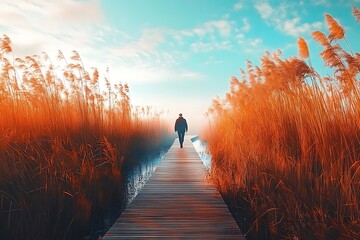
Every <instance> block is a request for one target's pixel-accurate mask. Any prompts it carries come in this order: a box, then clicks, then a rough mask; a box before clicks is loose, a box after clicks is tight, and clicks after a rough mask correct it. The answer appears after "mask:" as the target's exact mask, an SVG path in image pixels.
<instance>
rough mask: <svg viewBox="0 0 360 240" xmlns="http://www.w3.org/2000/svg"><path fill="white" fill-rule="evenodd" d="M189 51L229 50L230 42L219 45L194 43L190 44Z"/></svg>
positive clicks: (216, 43) (215, 43)
mask: <svg viewBox="0 0 360 240" xmlns="http://www.w3.org/2000/svg"><path fill="white" fill-rule="evenodd" d="M191 49H192V50H193V51H194V52H210V51H212V50H229V49H231V42H230V41H222V42H220V43H218V42H211V43H204V42H195V43H192V44H191Z"/></svg>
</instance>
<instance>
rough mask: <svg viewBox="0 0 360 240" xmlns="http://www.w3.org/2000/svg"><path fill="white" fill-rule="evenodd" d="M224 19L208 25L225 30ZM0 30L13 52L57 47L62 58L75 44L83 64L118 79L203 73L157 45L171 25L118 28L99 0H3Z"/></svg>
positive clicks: (185, 76)
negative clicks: (130, 30)
mask: <svg viewBox="0 0 360 240" xmlns="http://www.w3.org/2000/svg"><path fill="white" fill-rule="evenodd" d="M225 25H226V24H223V25H222V24H221V23H212V24H210V25H208V26H207V28H208V29H207V31H210V30H212V31H213V32H218V33H219V34H220V32H221V33H222V34H226V31H227V30H226V26H225ZM0 31H1V32H2V33H5V34H7V35H8V36H9V37H10V38H11V40H12V42H13V49H14V53H15V56H16V57H24V56H26V55H34V54H41V52H43V51H45V52H47V53H48V54H49V56H50V58H51V59H53V60H54V59H55V57H56V54H57V51H58V50H59V49H60V50H61V51H62V52H63V53H64V55H65V57H67V58H69V57H70V55H71V51H72V50H76V51H77V52H79V54H80V55H81V57H82V59H83V62H84V64H85V66H86V67H88V68H90V67H98V68H99V70H100V72H101V71H102V72H105V69H106V68H107V67H109V68H110V72H111V73H112V76H113V77H112V79H113V80H117V81H118V80H121V81H129V82H145V81H148V82H156V81H166V80H171V79H175V80H180V79H181V80H194V79H199V78H202V75H201V74H200V73H197V72H193V71H188V70H186V69H181V68H179V67H177V65H178V63H177V60H175V58H174V56H173V54H172V52H170V51H169V52H167V51H162V50H160V49H159V46H160V45H161V44H162V43H163V42H164V38H165V37H167V36H168V35H169V34H171V33H172V32H173V31H170V30H169V31H168V30H162V29H145V30H144V31H143V33H142V34H141V35H140V36H131V35H129V34H127V33H124V32H121V31H119V30H117V29H114V28H112V27H110V26H109V25H107V24H106V23H105V21H104V16H103V13H102V12H101V6H100V4H99V1H98V0H89V1H78V0H64V1H56V0H49V1H43V0H34V1H26V0H3V1H1V3H0ZM182 34H183V35H184V36H186V35H187V34H188V33H185V32H183V33H182ZM191 34H193V35H194V34H195V31H194V32H193V33H191ZM176 67H177V68H176Z"/></svg>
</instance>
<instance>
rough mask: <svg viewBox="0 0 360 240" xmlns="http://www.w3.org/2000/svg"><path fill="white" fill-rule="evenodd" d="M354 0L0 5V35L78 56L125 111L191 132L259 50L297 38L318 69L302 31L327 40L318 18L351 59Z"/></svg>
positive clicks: (85, 0) (18, 44)
mask: <svg viewBox="0 0 360 240" xmlns="http://www.w3.org/2000/svg"><path fill="white" fill-rule="evenodd" d="M353 5H355V6H357V7H358V8H360V0H353V1H349V0H337V1H335V0H303V1H282V0H276V1H270V0H253V1H250V0H131V1H126V0H62V1H57V0H34V1H29V0H0V35H1V36H2V34H6V35H7V36H9V37H10V39H11V40H12V42H13V49H14V53H15V55H16V56H19V57H23V56H26V55H34V54H41V52H43V51H45V52H47V53H48V54H49V56H50V58H52V59H54V60H56V54H57V51H58V50H61V51H62V52H63V53H64V55H65V56H68V57H69V56H70V55H71V51H72V50H76V51H78V52H79V53H80V55H81V57H82V59H83V61H84V64H85V65H86V67H87V68H88V69H90V68H91V67H97V68H98V69H99V71H100V73H103V74H104V73H105V71H106V68H107V67H109V70H110V71H109V73H110V80H111V81H112V82H113V83H117V82H119V81H121V82H123V83H125V82H126V83H128V84H129V86H130V97H131V101H132V104H133V105H136V106H147V105H150V106H153V108H154V109H155V110H157V111H159V112H160V111H163V112H164V115H163V118H164V119H166V120H169V122H170V125H171V124H173V122H174V121H175V119H176V118H177V116H178V113H180V112H181V113H183V115H184V117H185V118H186V119H187V121H188V124H189V129H190V130H191V131H190V132H191V133H198V132H199V130H200V129H201V127H202V126H204V125H205V124H206V123H207V121H208V120H209V119H208V118H206V117H205V112H206V111H207V110H208V108H209V106H210V105H211V101H212V99H214V98H216V97H221V98H222V97H224V96H225V94H226V92H227V91H228V89H229V80H230V79H231V77H232V76H236V77H240V69H244V68H245V67H246V60H250V61H252V62H253V63H254V64H255V65H258V64H260V58H261V56H262V55H263V54H264V52H265V51H269V52H275V51H277V50H278V49H279V50H281V51H282V52H283V55H284V57H289V56H297V45H296V42H297V38H298V36H302V37H303V38H304V39H305V40H306V41H307V42H308V45H309V49H310V55H311V59H312V62H313V65H314V67H315V69H317V70H318V71H319V72H321V69H323V68H324V66H323V63H322V62H321V59H320V57H319V56H318V54H319V52H320V51H321V47H320V46H319V45H318V44H317V43H316V42H315V41H314V40H313V39H312V37H311V32H312V31H315V30H320V31H323V32H325V33H328V30H327V28H326V24H325V20H324V13H329V14H330V15H332V16H333V17H334V18H335V19H337V20H338V21H339V22H340V24H341V25H342V26H343V27H344V28H345V31H346V37H347V40H348V42H349V44H350V46H351V47H352V50H353V51H356V52H359V50H360V49H359V48H360V46H359V44H358V41H359V39H360V23H356V21H355V19H354V17H353V16H352V14H351V7H352V6H353Z"/></svg>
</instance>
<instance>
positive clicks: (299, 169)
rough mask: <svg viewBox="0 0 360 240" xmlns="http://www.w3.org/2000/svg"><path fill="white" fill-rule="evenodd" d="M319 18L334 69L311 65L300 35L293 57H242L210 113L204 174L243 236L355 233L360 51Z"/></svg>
mask: <svg viewBox="0 0 360 240" xmlns="http://www.w3.org/2000/svg"><path fill="white" fill-rule="evenodd" d="M353 12H354V16H355V17H356V18H357V20H359V14H358V13H359V10H358V9H357V8H356V7H354V10H353ZM325 18H326V23H327V26H328V29H329V34H328V36H326V35H325V34H324V33H322V32H320V31H316V32H314V33H313V37H314V39H315V40H316V41H317V42H318V43H319V44H321V45H322V46H323V47H324V50H323V51H322V52H321V53H320V56H321V57H322V59H323V61H324V64H325V65H326V66H328V67H330V68H331V69H333V74H331V75H327V76H321V74H320V73H319V72H317V71H316V70H315V69H314V68H313V67H312V65H311V61H310V58H309V49H308V46H307V43H306V41H305V40H304V39H303V38H299V40H298V46H299V55H300V57H290V58H288V59H284V60H283V59H281V52H280V51H279V52H276V53H274V54H270V53H265V55H264V56H263V57H262V58H261V65H260V66H254V65H253V64H252V63H251V62H250V61H249V62H248V63H247V68H246V70H245V71H242V74H241V79H240V80H239V79H237V78H235V77H233V78H232V79H231V82H230V91H229V92H228V93H227V95H226V98H225V99H216V100H214V102H213V104H212V107H211V108H210V110H209V114H210V116H211V117H212V119H213V121H212V122H211V124H210V127H209V129H207V131H206V134H204V136H203V137H204V139H205V140H206V141H207V142H208V148H209V151H210V153H211V155H212V168H211V178H212V180H213V181H214V182H215V183H216V185H217V186H218V187H219V189H220V190H221V192H222V194H223V196H225V197H226V199H227V200H228V201H229V202H230V203H231V204H232V208H233V209H234V214H235V215H236V214H237V221H238V223H239V224H240V225H241V227H242V230H243V232H244V233H245V234H246V235H247V237H248V238H249V239H359V238H360V211H359V210H360V83H359V73H360V54H359V53H352V51H351V49H350V48H349V45H348V43H347V41H346V38H345V31H344V29H343V28H342V26H340V25H339V23H338V22H337V21H336V20H335V19H334V18H332V16H330V15H328V14H326V15H325ZM342 41H345V43H346V44H347V49H349V50H345V49H344V48H343V47H342V46H341V45H340V43H341V42H342ZM320 72H321V71H320Z"/></svg>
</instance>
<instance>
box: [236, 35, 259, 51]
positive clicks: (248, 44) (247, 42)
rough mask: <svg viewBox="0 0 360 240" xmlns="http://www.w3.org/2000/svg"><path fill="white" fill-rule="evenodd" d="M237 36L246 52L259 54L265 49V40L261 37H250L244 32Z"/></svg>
mask: <svg viewBox="0 0 360 240" xmlns="http://www.w3.org/2000/svg"><path fill="white" fill-rule="evenodd" d="M235 38H236V40H237V42H238V44H239V45H240V46H241V47H242V49H243V51H244V52H246V53H249V54H254V53H256V54H259V53H262V52H263V51H264V46H263V40H262V39H261V38H249V37H246V36H245V35H244V34H243V33H239V34H237V35H236V37H235Z"/></svg>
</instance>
